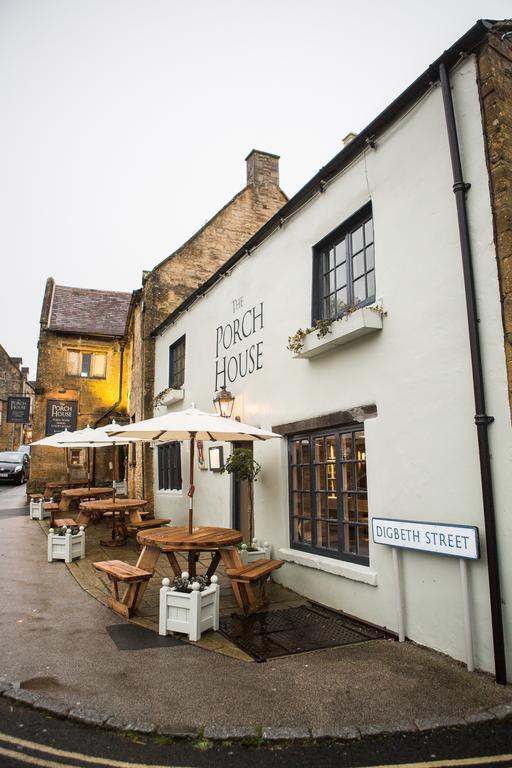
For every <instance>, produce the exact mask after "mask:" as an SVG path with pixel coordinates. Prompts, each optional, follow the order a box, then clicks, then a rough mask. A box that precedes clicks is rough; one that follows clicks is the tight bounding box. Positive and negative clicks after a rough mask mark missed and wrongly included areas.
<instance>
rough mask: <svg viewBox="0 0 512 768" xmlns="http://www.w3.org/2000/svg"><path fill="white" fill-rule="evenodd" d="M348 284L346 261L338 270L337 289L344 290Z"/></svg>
mask: <svg viewBox="0 0 512 768" xmlns="http://www.w3.org/2000/svg"><path fill="white" fill-rule="evenodd" d="M346 284H347V263H346V262H345V261H344V262H343V264H342V265H341V266H339V267H338V268H337V269H336V288H343V286H345V285H346Z"/></svg>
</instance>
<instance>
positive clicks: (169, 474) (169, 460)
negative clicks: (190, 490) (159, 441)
mask: <svg viewBox="0 0 512 768" xmlns="http://www.w3.org/2000/svg"><path fill="white" fill-rule="evenodd" d="M157 451H158V490H159V491H181V490H182V488H183V481H182V475H181V443H179V442H178V441H176V440H173V441H172V442H170V443H164V445H159V446H158V448H157Z"/></svg>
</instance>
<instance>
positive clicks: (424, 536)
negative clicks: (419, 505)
mask: <svg viewBox="0 0 512 768" xmlns="http://www.w3.org/2000/svg"><path fill="white" fill-rule="evenodd" d="M372 535H373V541H374V543H375V544H387V546H389V547H401V548H402V549H416V550H419V551H420V552H433V553H435V554H437V555H451V556H452V557H463V558H466V559H469V560H478V559H479V557H480V544H479V540H478V528H476V527H475V526H472V525H448V524H446V523H423V522H418V521H413V520H393V519H389V518H385V517H374V518H373V519H372Z"/></svg>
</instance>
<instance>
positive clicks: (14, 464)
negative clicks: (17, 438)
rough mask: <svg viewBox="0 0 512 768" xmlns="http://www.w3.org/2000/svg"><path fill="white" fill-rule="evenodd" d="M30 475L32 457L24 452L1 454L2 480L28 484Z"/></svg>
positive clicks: (0, 477)
mask: <svg viewBox="0 0 512 768" xmlns="http://www.w3.org/2000/svg"><path fill="white" fill-rule="evenodd" d="M29 473H30V457H29V456H28V455H27V454H26V453H24V452H23V451H2V452H1V453H0V480H7V481H9V482H11V483H17V484H18V485H21V483H26V482H27V480H28V476H29Z"/></svg>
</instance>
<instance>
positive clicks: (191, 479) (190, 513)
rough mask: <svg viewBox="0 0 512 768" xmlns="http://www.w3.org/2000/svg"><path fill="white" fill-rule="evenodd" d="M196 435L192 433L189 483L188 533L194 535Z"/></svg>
mask: <svg viewBox="0 0 512 768" xmlns="http://www.w3.org/2000/svg"><path fill="white" fill-rule="evenodd" d="M195 438H196V433H195V432H191V433H190V468H189V481H188V486H189V487H188V532H189V533H192V523H193V518H194V491H195V488H194V446H195Z"/></svg>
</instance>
